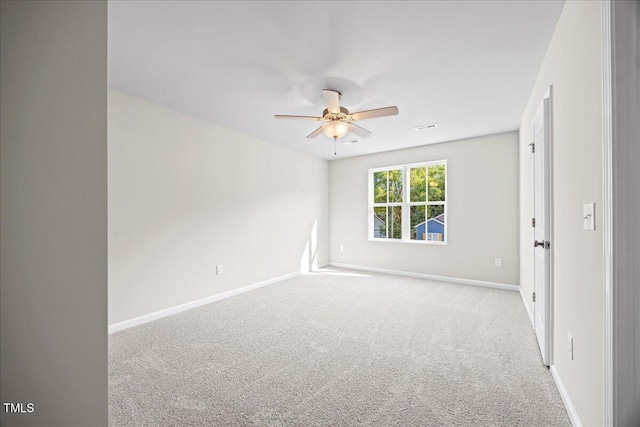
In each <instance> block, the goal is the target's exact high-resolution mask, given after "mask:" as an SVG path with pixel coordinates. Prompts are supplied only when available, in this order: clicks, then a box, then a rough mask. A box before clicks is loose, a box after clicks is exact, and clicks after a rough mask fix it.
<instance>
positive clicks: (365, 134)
mask: <svg viewBox="0 0 640 427" xmlns="http://www.w3.org/2000/svg"><path fill="white" fill-rule="evenodd" d="M348 124H349V132H353V133H355V134H356V135H358V136H361V137H363V138H366V137H368V136H369V135H371V132H369V131H368V130H366V129H365V128H362V127H360V126H358V125H356V124H354V123H348Z"/></svg>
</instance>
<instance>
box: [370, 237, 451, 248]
mask: <svg viewBox="0 0 640 427" xmlns="http://www.w3.org/2000/svg"><path fill="white" fill-rule="evenodd" d="M369 241H370V242H393V243H409V244H412V245H435V246H446V245H447V242H446V240H445V241H444V242H437V241H433V240H405V239H376V238H375V237H370V238H369Z"/></svg>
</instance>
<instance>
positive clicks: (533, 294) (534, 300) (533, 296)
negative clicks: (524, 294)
mask: <svg viewBox="0 0 640 427" xmlns="http://www.w3.org/2000/svg"><path fill="white" fill-rule="evenodd" d="M531 298H532V299H533V302H536V293H535V292H534V293H532V294H531Z"/></svg>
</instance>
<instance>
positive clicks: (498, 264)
mask: <svg viewBox="0 0 640 427" xmlns="http://www.w3.org/2000/svg"><path fill="white" fill-rule="evenodd" d="M493 265H495V266H496V267H502V258H495V259H494V260H493Z"/></svg>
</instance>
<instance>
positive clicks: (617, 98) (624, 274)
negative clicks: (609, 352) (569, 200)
mask: <svg viewBox="0 0 640 427" xmlns="http://www.w3.org/2000/svg"><path fill="white" fill-rule="evenodd" d="M612 5H613V10H612V19H613V22H612V24H613V25H612V29H613V34H612V35H613V63H612V73H613V87H612V89H613V94H612V95H613V105H612V107H613V255H614V258H613V264H612V267H613V272H614V273H613V274H614V279H613V298H614V306H613V307H614V308H613V309H614V311H613V316H614V319H613V325H614V343H613V345H614V359H613V363H614V389H613V405H614V408H613V413H614V425H615V426H619V427H626V426H637V425H640V308H639V307H640V262H638V260H640V229H639V227H638V215H639V214H638V212H640V196H639V195H640V167H638V165H640V125H639V122H638V117H640V109H639V108H638V107H639V106H640V73H639V70H638V68H639V64H640V55H639V53H638V52H639V50H640V29H639V28H638V27H639V23H640V3H639V2H637V1H614V2H612Z"/></svg>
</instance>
